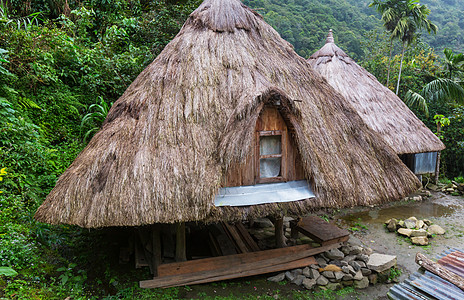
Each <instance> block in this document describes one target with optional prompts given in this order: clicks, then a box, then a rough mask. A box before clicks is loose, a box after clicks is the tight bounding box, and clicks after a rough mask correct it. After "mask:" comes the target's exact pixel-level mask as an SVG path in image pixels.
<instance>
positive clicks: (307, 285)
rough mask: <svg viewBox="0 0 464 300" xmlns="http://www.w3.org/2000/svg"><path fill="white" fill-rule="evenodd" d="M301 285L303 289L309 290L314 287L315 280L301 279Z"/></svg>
mask: <svg viewBox="0 0 464 300" xmlns="http://www.w3.org/2000/svg"><path fill="white" fill-rule="evenodd" d="M302 285H303V286H304V288H305V289H307V290H310V289H312V288H313V287H314V286H315V285H316V280H315V279H309V278H305V279H303V282H302Z"/></svg>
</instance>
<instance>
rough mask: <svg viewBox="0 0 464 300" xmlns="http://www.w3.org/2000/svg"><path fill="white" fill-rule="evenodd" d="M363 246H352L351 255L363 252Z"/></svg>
mask: <svg viewBox="0 0 464 300" xmlns="http://www.w3.org/2000/svg"><path fill="white" fill-rule="evenodd" d="M362 250H363V248H362V247H361V246H357V245H355V246H351V250H350V253H349V255H358V254H361V252H362Z"/></svg>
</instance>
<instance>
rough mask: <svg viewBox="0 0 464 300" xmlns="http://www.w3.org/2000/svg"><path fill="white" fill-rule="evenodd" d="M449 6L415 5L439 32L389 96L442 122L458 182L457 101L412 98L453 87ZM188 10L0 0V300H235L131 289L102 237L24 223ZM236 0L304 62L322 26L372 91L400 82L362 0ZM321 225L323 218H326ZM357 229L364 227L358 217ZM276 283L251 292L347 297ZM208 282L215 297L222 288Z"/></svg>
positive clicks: (165, 5)
mask: <svg viewBox="0 0 464 300" xmlns="http://www.w3.org/2000/svg"><path fill="white" fill-rule="evenodd" d="M460 1H461V0H456V1H433V2H432V1H425V0H424V1H423V2H424V3H425V4H427V5H429V8H430V9H431V14H430V20H432V22H434V23H436V24H438V26H439V31H438V33H437V35H436V36H435V37H431V36H424V39H421V38H419V39H418V40H417V41H415V42H414V43H413V44H412V46H411V47H410V48H408V49H406V50H405V52H404V58H403V66H402V76H401V77H402V78H401V82H402V84H401V86H400V90H399V95H400V96H401V97H403V98H404V96H405V95H406V93H407V92H408V91H409V90H411V91H415V92H417V93H419V94H420V95H422V98H423V103H425V105H426V107H427V109H428V112H429V115H430V116H428V115H426V114H425V113H424V112H422V111H421V110H420V109H419V108H420V106H412V108H413V109H414V110H415V112H416V113H417V114H418V116H419V117H420V118H421V119H422V120H423V121H424V123H425V124H426V125H427V126H429V127H430V128H431V129H433V130H434V131H436V130H435V128H436V127H437V124H436V123H435V120H434V119H433V116H435V115H441V116H442V117H440V120H442V121H443V120H444V119H448V120H449V125H448V126H446V127H442V128H441V130H440V135H441V137H442V140H443V142H444V143H445V144H446V146H447V149H446V150H445V151H443V153H442V159H443V160H442V170H443V172H442V174H445V175H446V176H447V177H449V178H455V177H456V178H457V179H456V181H458V179H459V178H460V179H459V182H463V181H464V180H463V179H462V178H463V176H464V129H463V128H464V107H463V106H462V105H461V104H460V103H461V102H460V99H461V98H456V97H454V98H453V97H449V98H446V99H444V100H443V101H441V100H440V101H438V100H437V99H438V98H437V97H432V96H429V93H427V92H421V91H427V89H426V87H427V85H430V84H431V83H432V82H433V81H434V80H442V81H445V79H446V80H452V81H453V82H454V83H456V84H458V85H460V86H462V81H463V80H464V77H463V76H464V74H463V63H462V54H461V53H459V52H460V51H462V50H460V49H463V45H464V41H463V37H462V33H461V31H462V28H464V23H462V20H460V18H459V17H460V14H462V8H461V11H459V9H458V7H459V4H462V2H460ZM200 2H201V0H177V1H176V0H159V1H151V0H118V1H116V0H104V1H97V0H83V1H77V0H68V1H65V0H53V1H48V0H47V1H46V0H35V1H19V0H8V1H6V0H0V116H1V122H0V298H7V299H65V298H67V297H70V298H71V299H133V298H141V299H154V298H155V299H176V298H182V297H183V296H184V295H189V296H190V297H203V296H204V298H207V297H209V298H211V299H233V297H237V296H236V295H235V296H228V295H222V296H218V297H223V298H217V297H216V296H215V295H211V294H208V293H206V292H204V291H200V290H198V289H196V288H195V287H192V288H191V290H189V289H188V288H172V289H165V290H141V289H140V288H138V286H137V281H139V280H142V279H147V278H149V277H150V274H148V271H147V270H135V269H133V268H132V265H131V266H129V265H127V266H125V267H124V266H123V267H119V266H118V259H117V257H114V256H113V255H112V254H109V253H117V249H114V248H112V246H111V245H112V242H113V241H112V240H111V239H110V237H111V236H114V235H112V234H109V233H110V232H111V229H104V230H103V229H101V230H100V229H99V230H91V231H88V230H84V229H82V228H78V227H74V226H66V225H60V226H50V225H46V224H39V223H37V222H35V221H34V219H33V215H34V213H35V211H36V209H37V207H38V206H39V205H40V204H41V203H42V202H43V201H44V199H45V197H46V195H47V194H48V193H49V192H50V190H51V189H52V188H53V186H54V185H55V182H56V180H57V179H58V177H59V176H60V174H62V173H63V172H64V170H65V169H66V168H67V167H68V166H69V165H70V164H71V162H72V161H73V160H74V159H75V158H76V156H77V155H78V153H79V152H80V151H81V150H82V149H83V148H84V147H85V145H86V143H87V142H88V140H89V139H90V138H91V136H92V135H93V134H95V132H96V131H97V130H98V128H100V127H101V126H102V123H103V120H104V118H105V116H106V114H107V113H108V110H109V108H110V107H111V104H112V103H114V102H115V101H116V100H117V99H118V97H119V96H120V95H122V93H123V92H124V91H125V89H126V88H127V87H128V85H129V84H130V83H131V82H132V81H133V80H134V79H135V77H136V76H137V75H138V74H139V73H140V72H141V71H142V70H143V69H144V68H145V67H146V66H147V65H148V64H149V63H150V62H151V61H152V60H153V59H154V58H155V57H156V56H157V55H158V54H159V53H160V52H161V50H162V49H163V48H164V47H165V45H166V44H167V43H168V42H169V41H170V40H171V39H172V38H173V37H174V36H175V35H176V34H177V32H178V31H179V29H180V28H181V26H182V24H183V22H184V21H185V19H186V18H187V16H188V14H189V13H190V12H191V11H192V10H193V9H194V8H196V7H197V6H198V5H199V3H200ZM244 2H245V3H246V4H248V5H250V6H251V7H252V8H255V9H257V10H258V12H260V13H261V14H262V15H263V16H264V19H265V20H266V21H267V22H269V23H270V24H271V25H272V26H274V28H276V30H277V31H278V32H279V33H280V34H281V35H282V37H284V38H285V39H287V40H288V41H289V42H291V43H292V44H293V45H294V46H295V50H296V51H297V52H298V53H299V54H300V55H302V56H305V57H308V56H309V55H311V54H312V53H313V52H314V51H316V50H317V49H319V48H320V47H321V46H322V45H323V43H324V41H325V36H326V34H327V32H328V30H329V29H330V28H332V29H334V31H335V36H336V41H337V43H338V44H339V45H340V46H341V47H342V48H343V49H345V50H347V52H348V53H349V55H351V56H352V57H353V58H354V59H356V60H357V61H358V62H359V63H361V64H362V65H363V66H364V67H366V68H367V69H368V70H369V71H370V72H372V73H373V74H374V75H375V76H377V77H378V78H379V80H380V81H381V82H383V83H386V82H387V77H388V75H387V73H388V65H390V66H391V72H390V73H391V75H390V78H389V80H391V82H393V81H397V80H398V75H397V74H398V73H399V69H400V64H401V60H402V56H401V55H400V53H401V44H400V43H398V42H397V41H393V43H391V39H390V37H389V35H388V34H386V33H385V32H384V30H383V28H382V22H381V20H380V16H379V15H378V14H377V13H376V12H375V10H374V9H372V8H369V7H368V5H367V4H368V3H370V1H364V0H363V1H357V0H340V1H335V0H325V1H315V0H293V1H282V0H280V1H278V0H246V1H244ZM445 4H446V5H447V6H446V9H447V10H444V8H445ZM461 7H462V5H461ZM444 24H446V25H444ZM426 42H430V43H429V44H427V43H426ZM390 45H392V46H393V47H390ZM431 46H433V47H436V48H437V49H440V51H437V52H435V50H434V49H433V48H431ZM443 48H449V50H446V51H445V52H444V53H443V58H440V57H439V56H438V55H437V54H436V53H442V49H443ZM390 49H393V51H392V55H391V58H389V57H390ZM389 87H390V88H392V89H393V88H394V87H393V86H389ZM411 105H413V103H411ZM442 121H440V122H441V124H442V125H443V123H442ZM322 218H323V219H325V220H326V221H328V219H329V217H328V216H327V215H324V216H322ZM355 229H356V230H367V227H366V226H365V225H362V224H361V223H359V222H357V223H355V224H354V225H353V230H355ZM118 231H124V230H118ZM288 286H289V285H286V284H285V283H283V284H282V285H276V289H275V290H274V291H271V294H272V295H271V296H270V295H267V291H256V293H259V295H260V296H261V298H262V299H271V298H272V299H274V298H273V296H274V295H276V294H278V295H279V296H280V295H282V297H283V298H285V297H289V298H291V297H292V296H294V298H297V299H320V298H323V297H324V298H326V299H332V298H333V297H340V296H343V294H340V293H352V291H351V290H349V289H348V288H345V289H343V290H341V291H338V292H332V291H318V292H314V293H312V292H301V293H296V294H295V295H293V292H292V293H286V292H284V291H280V290H279V289H281V290H283V289H287V288H288ZM216 287H217V288H218V289H222V288H223V287H225V283H221V284H217V285H216V286H213V288H216ZM232 287H239V288H253V284H251V283H250V282H249V281H248V283H246V282H245V283H243V282H242V283H240V286H239V284H238V283H237V284H234V283H233V282H229V283H227V288H232ZM277 288H279V289H277ZM288 289H290V288H288ZM251 292H255V291H254V290H252V291H250V293H248V292H247V293H245V295H243V297H242V298H244V299H247V298H249V299H255V298H256V294H254V293H251ZM248 294H249V295H248ZM284 295H286V296H284ZM241 296H242V295H241Z"/></svg>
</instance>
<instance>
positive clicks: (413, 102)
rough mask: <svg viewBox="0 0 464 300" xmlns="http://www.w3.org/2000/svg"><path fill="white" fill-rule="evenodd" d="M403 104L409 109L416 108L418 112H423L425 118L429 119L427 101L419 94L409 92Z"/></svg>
mask: <svg viewBox="0 0 464 300" xmlns="http://www.w3.org/2000/svg"><path fill="white" fill-rule="evenodd" d="M404 103H406V105H407V106H409V107H416V108H417V109H418V110H419V111H421V112H423V113H424V114H425V116H426V117H427V118H428V117H429V107H428V104H427V100H425V98H424V97H422V95H421V94H419V93H416V92H413V91H411V90H409V91H408V92H407V93H406V96H405V97H404Z"/></svg>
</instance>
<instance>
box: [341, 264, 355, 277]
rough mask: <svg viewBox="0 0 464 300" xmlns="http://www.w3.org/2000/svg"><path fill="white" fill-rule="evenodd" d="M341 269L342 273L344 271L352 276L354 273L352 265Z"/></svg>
mask: <svg viewBox="0 0 464 300" xmlns="http://www.w3.org/2000/svg"><path fill="white" fill-rule="evenodd" d="M342 270H343V273H346V274H351V275H353V276H354V275H355V274H356V271H355V269H354V268H353V267H352V266H346V267H342Z"/></svg>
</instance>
